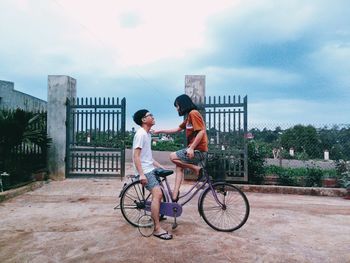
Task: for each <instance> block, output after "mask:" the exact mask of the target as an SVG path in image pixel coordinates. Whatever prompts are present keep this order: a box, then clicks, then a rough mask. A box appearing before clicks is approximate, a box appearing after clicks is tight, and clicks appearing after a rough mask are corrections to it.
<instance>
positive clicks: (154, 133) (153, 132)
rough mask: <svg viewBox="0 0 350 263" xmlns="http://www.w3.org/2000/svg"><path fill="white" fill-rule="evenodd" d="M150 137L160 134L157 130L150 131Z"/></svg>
mask: <svg viewBox="0 0 350 263" xmlns="http://www.w3.org/2000/svg"><path fill="white" fill-rule="evenodd" d="M150 132H151V134H152V135H158V134H159V133H160V132H159V131H157V130H150Z"/></svg>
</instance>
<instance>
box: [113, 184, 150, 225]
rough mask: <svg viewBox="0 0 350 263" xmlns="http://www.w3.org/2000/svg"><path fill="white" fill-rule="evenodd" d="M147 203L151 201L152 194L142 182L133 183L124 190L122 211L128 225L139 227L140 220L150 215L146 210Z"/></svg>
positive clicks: (121, 204) (121, 201)
mask: <svg viewBox="0 0 350 263" xmlns="http://www.w3.org/2000/svg"><path fill="white" fill-rule="evenodd" d="M146 201H151V192H149V191H148V190H147V189H146V188H145V187H144V186H142V184H141V182H140V181H135V182H132V183H131V184H129V185H128V186H127V187H126V188H125V189H124V191H123V193H122V195H121V197H120V210H121V211H122V215H123V216H124V218H125V219H126V221H128V223H130V224H131V225H133V226H135V227H138V226H139V222H138V221H139V218H140V217H141V216H143V215H145V214H150V212H147V211H146V210H145V208H146Z"/></svg>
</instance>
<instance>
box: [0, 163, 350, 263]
mask: <svg viewBox="0 0 350 263" xmlns="http://www.w3.org/2000/svg"><path fill="white" fill-rule="evenodd" d="M128 169H130V165H129V167H128ZM125 181H127V180H126V179H125V180H124V181H123V182H122V181H121V180H120V179H67V180H65V181H56V182H49V183H47V184H44V185H43V186H42V187H41V188H38V189H36V190H34V191H31V192H27V193H24V194H22V195H20V196H17V197H15V198H12V199H10V200H7V201H4V202H2V203H0V262H2V263H6V262H350V249H349V248H350V201H349V200H345V199H343V198H341V197H321V196H307V195H291V194H288V195H283V194H266V193H253V192H247V193H246V194H247V197H248V199H249V202H250V205H251V212H250V216H249V219H248V221H247V223H246V224H245V225H244V226H243V227H242V228H241V229H239V230H237V231H235V232H232V233H222V232H217V231H215V230H213V229H211V228H210V227H209V226H208V225H207V224H206V223H205V222H204V220H203V219H202V218H201V217H200V216H199V214H198V211H197V198H195V199H194V200H192V201H191V202H190V203H189V204H187V205H186V206H185V207H184V212H183V215H182V216H181V217H180V218H179V219H178V223H179V226H178V228H177V229H175V230H173V231H172V233H173V235H174V239H173V240H170V241H163V240H160V239H157V238H155V237H149V238H145V237H142V236H141V235H140V233H139V232H138V230H137V229H136V228H134V227H132V226H130V225H129V224H128V223H127V222H126V221H125V220H124V218H123V216H122V214H121V212H120V210H114V209H113V208H114V207H115V206H116V205H117V204H118V200H119V199H118V194H119V192H120V189H121V188H122V185H123V184H124V182H125ZM190 185H191V183H190V182H186V183H185V185H183V186H182V187H183V188H182V189H186V188H189V187H190ZM171 223H172V219H171V218H168V219H167V220H166V221H163V223H162V224H163V227H164V228H166V229H168V230H170V231H171Z"/></svg>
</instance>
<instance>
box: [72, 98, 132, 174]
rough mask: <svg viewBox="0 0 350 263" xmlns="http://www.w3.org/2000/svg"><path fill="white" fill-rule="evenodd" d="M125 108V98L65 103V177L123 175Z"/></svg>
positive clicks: (81, 99) (86, 99)
mask: <svg viewBox="0 0 350 263" xmlns="http://www.w3.org/2000/svg"><path fill="white" fill-rule="evenodd" d="M125 107H126V101H125V98H123V99H121V100H119V98H116V99H115V98H103V99H101V98H98V99H97V98H94V99H92V98H89V99H88V98H85V99H84V98H78V99H76V100H72V101H69V100H67V145H66V147H67V149H66V153H67V155H66V169H67V171H66V175H67V177H76V176H95V177H99V176H121V177H123V176H125V145H124V137H125Z"/></svg>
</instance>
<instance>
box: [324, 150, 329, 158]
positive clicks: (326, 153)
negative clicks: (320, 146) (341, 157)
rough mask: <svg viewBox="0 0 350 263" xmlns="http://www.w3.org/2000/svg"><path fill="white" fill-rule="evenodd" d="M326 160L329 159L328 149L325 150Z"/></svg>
mask: <svg viewBox="0 0 350 263" xmlns="http://www.w3.org/2000/svg"><path fill="white" fill-rule="evenodd" d="M324 160H325V161H329V151H328V150H324Z"/></svg>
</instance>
